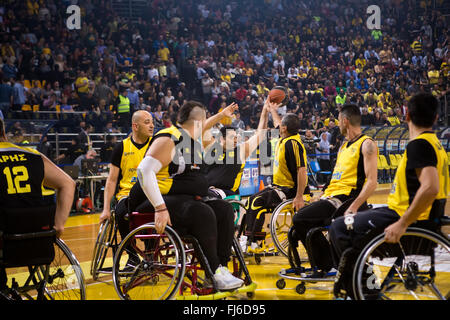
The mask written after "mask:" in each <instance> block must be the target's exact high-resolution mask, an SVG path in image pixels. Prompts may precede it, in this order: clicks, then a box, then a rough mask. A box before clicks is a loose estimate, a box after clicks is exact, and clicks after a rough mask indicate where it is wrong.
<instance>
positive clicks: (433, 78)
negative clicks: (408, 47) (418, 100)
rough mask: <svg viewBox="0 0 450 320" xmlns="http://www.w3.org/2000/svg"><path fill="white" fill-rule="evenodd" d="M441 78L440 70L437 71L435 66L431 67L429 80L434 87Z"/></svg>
mask: <svg viewBox="0 0 450 320" xmlns="http://www.w3.org/2000/svg"><path fill="white" fill-rule="evenodd" d="M439 76H440V72H439V70H436V68H435V67H434V65H431V66H430V70H429V71H428V79H429V81H430V84H431V85H434V84H436V83H438V82H439Z"/></svg>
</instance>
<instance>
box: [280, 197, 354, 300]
mask: <svg viewBox="0 0 450 320" xmlns="http://www.w3.org/2000/svg"><path fill="white" fill-rule="evenodd" d="M353 200H354V199H348V200H346V201H344V202H343V203H342V204H341V205H340V206H339V207H338V208H337V209H336V211H335V212H334V213H333V214H332V216H331V218H330V219H329V221H327V222H326V223H325V224H326V226H325V227H317V228H313V229H311V230H309V232H308V234H307V235H306V248H305V247H304V246H303V245H302V244H301V243H300V241H299V243H298V245H297V248H295V246H294V245H293V244H291V243H290V242H289V240H287V243H288V245H287V246H288V248H287V251H288V254H287V257H288V260H289V265H290V268H288V269H282V270H281V271H280V272H278V276H279V277H280V278H281V279H278V280H277V282H276V283H275V285H276V287H277V288H278V289H280V290H282V289H284V288H285V287H286V280H295V281H300V283H299V284H298V285H297V286H296V287H295V291H296V292H297V293H298V294H304V293H305V292H306V283H308V282H310V283H316V282H325V283H332V282H334V281H335V276H336V272H335V271H331V272H328V273H327V274H326V275H325V276H324V277H314V273H315V271H317V264H316V263H315V261H314V255H313V254H312V243H313V242H314V241H315V240H314V239H315V236H316V235H317V234H318V233H325V234H326V235H327V233H328V228H329V226H330V225H331V222H332V221H333V219H335V218H337V217H339V216H342V215H343V214H344V212H345V211H346V210H347V209H348V207H350V205H351V204H352V202H353ZM362 210H363V208H361V209H360V210H359V211H362ZM306 262H309V263H310V268H305V267H302V266H301V264H303V263H306Z"/></svg>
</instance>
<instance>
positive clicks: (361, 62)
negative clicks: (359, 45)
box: [355, 53, 367, 69]
mask: <svg viewBox="0 0 450 320" xmlns="http://www.w3.org/2000/svg"><path fill="white" fill-rule="evenodd" d="M366 64H367V61H366V59H364V55H363V54H362V53H360V54H359V57H358V59H356V61H355V65H356V67H357V68H360V69H364V67H365V66H366Z"/></svg>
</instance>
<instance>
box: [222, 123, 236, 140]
mask: <svg viewBox="0 0 450 320" xmlns="http://www.w3.org/2000/svg"><path fill="white" fill-rule="evenodd" d="M227 130H236V128H235V127H233V126H223V127H222V128H220V134H221V135H222V137H223V138H224V139H225V138H226V137H227Z"/></svg>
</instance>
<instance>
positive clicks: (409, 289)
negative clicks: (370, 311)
mask: <svg viewBox="0 0 450 320" xmlns="http://www.w3.org/2000/svg"><path fill="white" fill-rule="evenodd" d="M353 291H354V293H355V298H356V299H361V300H369V299H383V300H410V299H411V300H436V299H437V300H447V299H448V298H449V297H450V243H449V240H448V238H445V237H443V236H441V235H439V234H437V233H434V232H431V231H428V230H425V229H420V228H408V229H407V231H406V233H405V234H404V235H403V236H402V238H401V239H400V242H399V243H395V244H390V243H386V242H385V241H384V234H381V235H379V236H377V237H375V238H374V239H373V240H372V241H371V242H369V243H368V244H367V245H366V247H365V248H364V249H363V250H362V251H361V254H360V255H359V257H358V260H357V262H356V265H355V268H354V271H353Z"/></svg>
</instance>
